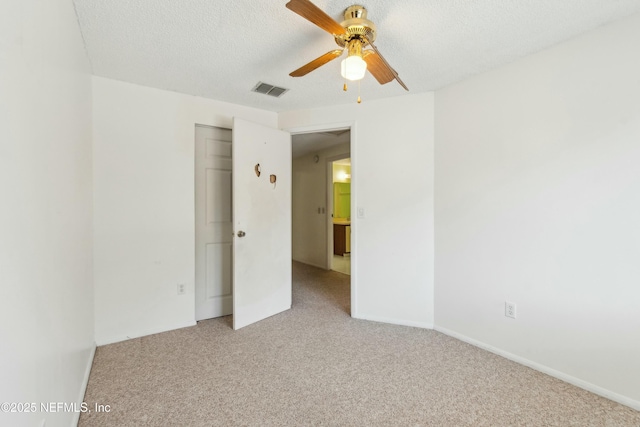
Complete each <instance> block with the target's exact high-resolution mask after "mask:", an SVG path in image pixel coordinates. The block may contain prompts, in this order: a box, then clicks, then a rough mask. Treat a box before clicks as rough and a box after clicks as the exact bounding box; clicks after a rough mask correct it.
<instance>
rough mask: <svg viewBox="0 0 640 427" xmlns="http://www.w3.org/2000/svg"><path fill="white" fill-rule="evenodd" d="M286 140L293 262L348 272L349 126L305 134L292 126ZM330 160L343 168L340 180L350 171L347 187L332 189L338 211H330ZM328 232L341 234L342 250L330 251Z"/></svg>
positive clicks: (331, 241)
mask: <svg viewBox="0 0 640 427" xmlns="http://www.w3.org/2000/svg"><path fill="white" fill-rule="evenodd" d="M291 140H292V172H293V184H292V258H293V261H297V262H300V263H303V264H307V265H311V266H314V267H318V268H321V269H323V270H326V271H328V272H329V271H335V272H339V273H340V274H344V275H347V276H350V274H351V264H352V259H353V258H352V257H351V254H352V251H353V245H351V237H352V235H353V234H352V232H351V224H350V220H351V218H350V213H349V211H350V209H351V205H352V204H353V200H354V195H353V194H352V191H351V188H350V182H351V181H352V176H351V159H352V156H351V140H352V132H351V127H350V126H349V127H343V128H339V129H331V130H314V131H312V132H306V133H296V132H295V130H293V131H292V138H291ZM334 162H335V163H336V166H337V168H338V169H340V168H341V169H348V171H349V172H348V173H347V172H343V173H340V178H341V179H340V180H342V181H345V178H346V176H345V175H346V174H348V175H350V176H349V179H348V181H349V186H348V187H349V188H342V189H341V190H342V191H339V193H343V194H338V196H337V197H338V198H339V200H338V199H336V200H338V201H337V205H339V206H337V207H339V208H340V213H339V214H338V212H334V206H335V205H336V202H335V201H334V179H333V177H334V172H333V167H334ZM347 165H348V166H347ZM339 172H340V171H338V170H337V171H336V173H339ZM337 215H341V216H337ZM334 218H335V220H336V223H334ZM334 228H336V229H337V231H336V232H335V233H334ZM334 234H336V236H337V237H338V239H340V238H341V237H342V240H341V243H340V244H341V245H342V246H341V247H342V248H343V249H342V252H340V254H339V255H334V246H335V245H334ZM347 239H349V241H347ZM347 248H348V250H347ZM349 282H351V277H349ZM350 295H353V287H352V291H351V293H350Z"/></svg>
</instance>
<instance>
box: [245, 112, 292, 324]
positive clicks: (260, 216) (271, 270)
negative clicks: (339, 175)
mask: <svg viewBox="0 0 640 427" xmlns="http://www.w3.org/2000/svg"><path fill="white" fill-rule="evenodd" d="M258 172H259V176H258ZM272 175H273V176H275V182H272V181H273V178H271V176H272ZM233 221H234V243H233V260H234V269H233V328H234V329H239V328H242V327H244V326H247V325H249V324H251V323H254V322H257V321H259V320H262V319H265V318H267V317H269V316H273V315H274V314H277V313H280V312H282V311H285V310H288V309H289V308H291V135H289V133H287V132H283V131H280V130H277V129H272V128H268V127H265V126H262V125H258V124H255V123H251V122H248V121H246V120H241V119H237V118H236V119H234V121H233Z"/></svg>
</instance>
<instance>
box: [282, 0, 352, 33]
mask: <svg viewBox="0 0 640 427" xmlns="http://www.w3.org/2000/svg"><path fill="white" fill-rule="evenodd" d="M286 6H287V9H289V10H292V11H294V12H295V13H297V14H298V15H300V16H302V17H303V18H304V19H306V20H308V21H310V22H312V23H314V24H316V25H317V26H318V27H320V28H322V29H323V30H325V31H326V32H328V33H331V34H333V35H341V34H347V31H346V30H345V29H344V28H343V27H342V25H340V24H339V23H338V22H336V20H335V19H333V18H332V17H330V16H329V15H327V14H326V13H324V12H323V11H322V9H320V8H319V7H318V6H316V5H315V4H313V3H311V2H310V1H309V0H291V1H290V2H289V3H287V5H286Z"/></svg>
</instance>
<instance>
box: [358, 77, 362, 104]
mask: <svg viewBox="0 0 640 427" xmlns="http://www.w3.org/2000/svg"><path fill="white" fill-rule="evenodd" d="M361 103H362V99H360V80H358V104H361Z"/></svg>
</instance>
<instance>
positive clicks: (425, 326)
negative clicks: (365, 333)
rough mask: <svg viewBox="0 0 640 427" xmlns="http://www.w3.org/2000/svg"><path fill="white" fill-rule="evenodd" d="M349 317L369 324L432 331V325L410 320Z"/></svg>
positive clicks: (366, 315) (356, 315) (358, 315)
mask: <svg viewBox="0 0 640 427" xmlns="http://www.w3.org/2000/svg"><path fill="white" fill-rule="evenodd" d="M351 317H353V318H354V319H360V320H369V321H371V322H380V323H390V324H392V325H400V326H412V327H414V328H423V329H433V324H432V323H427V322H414V321H412V320H405V319H393V318H390V317H381V316H370V315H368V314H364V315H363V314H360V313H357V314H351Z"/></svg>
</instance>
